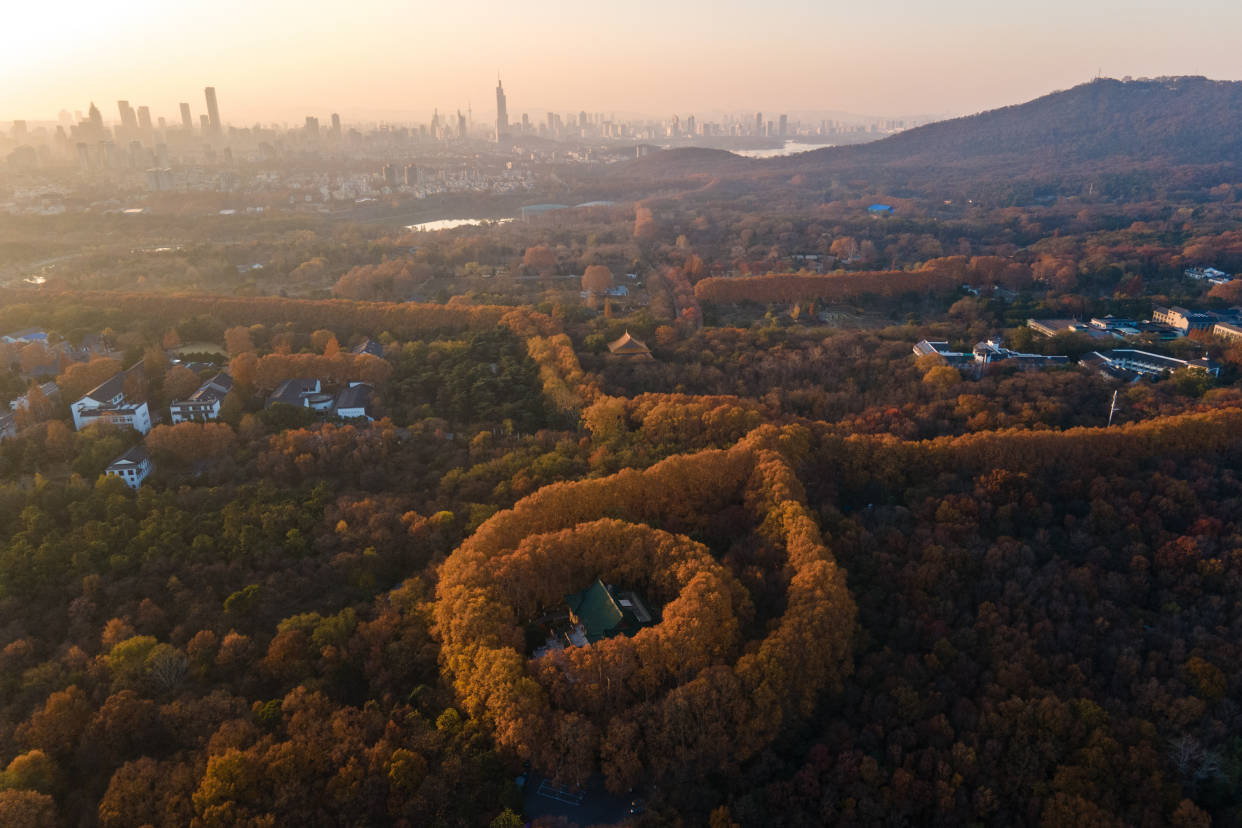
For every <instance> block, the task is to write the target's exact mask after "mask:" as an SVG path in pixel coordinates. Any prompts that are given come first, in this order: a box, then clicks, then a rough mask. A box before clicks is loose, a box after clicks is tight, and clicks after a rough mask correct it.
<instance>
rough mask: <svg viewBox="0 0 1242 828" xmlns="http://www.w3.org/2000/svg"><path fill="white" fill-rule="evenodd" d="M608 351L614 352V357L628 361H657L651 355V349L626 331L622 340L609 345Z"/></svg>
mask: <svg viewBox="0 0 1242 828" xmlns="http://www.w3.org/2000/svg"><path fill="white" fill-rule="evenodd" d="M608 350H609V351H611V352H612V355H613V356H614V357H618V358H620V359H627V360H645V359H655V357H653V356H652V355H651V349H650V348H648V347H647V346H646V345H644V344H643V343H642V342H640V341H638V340H637V339H635V338H634V337H632V336H630V332H629V331H626V332H625V333H624V334H622V336H621V338H620V339H618V340H616V341H615V342H609V343H608Z"/></svg>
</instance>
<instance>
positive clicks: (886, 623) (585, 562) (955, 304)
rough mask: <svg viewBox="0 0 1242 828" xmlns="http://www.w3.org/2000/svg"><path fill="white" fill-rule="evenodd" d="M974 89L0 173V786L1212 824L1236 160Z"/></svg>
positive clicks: (20, 809)
mask: <svg viewBox="0 0 1242 828" xmlns="http://www.w3.org/2000/svg"><path fill="white" fill-rule="evenodd" d="M1192 80H1193V79H1192ZM1186 83H1188V84H1189V87H1187V88H1189V89H1190V91H1186V89H1182V92H1181V93H1178V95H1180V97H1177V100H1178V101H1182V104H1179V105H1184V106H1185V107H1187V108H1189V109H1193V108H1194V107H1206V106H1208V105H1209V104H1210V103H1211V101H1212V100H1216V99H1214V98H1212V95H1213V94H1216V93H1214V92H1212V90H1207V91H1204V90H1203V89H1201V88H1199V86H1197V85H1196V84H1193V83H1190V82H1189V81H1187V82H1186ZM1123 86H1124V85H1123ZM1175 86H1176V85H1175ZM1084 89H1085V90H1086V91H1085V92H1081V93H1079V97H1078V98H1073V97H1071V98H1066V99H1057V100H1056V101H1053V102H1052V103H1045V104H1041V106H1044V107H1049V106H1053V104H1055V105H1056V106H1060V107H1064V106H1069V105H1071V104H1073V105H1075V106H1088V105H1090V106H1101V107H1103V106H1104V105H1105V103H1107V106H1109V107H1113V108H1114V109H1116V110H1117V111H1121V110H1125V111H1127V112H1130V113H1131V114H1133V108H1134V107H1136V106H1139V105H1141V104H1140V103H1135V102H1134V101H1132V100H1131V99H1130V97H1127V96H1129V95H1130V93H1135V94H1137V92H1136V90H1134V89H1128V88H1127V89H1123V90H1122V91H1121V92H1118V91H1117V90H1115V89H1112V87H1108V88H1105V87H1095V86H1092V85H1088V87H1084ZM1074 91H1075V90H1072V91H1071V92H1070V93H1058V94H1060V95H1072V94H1073V92H1074ZM1138 91H1139V92H1141V91H1143V90H1138ZM1227 91H1228V94H1229V95H1234V94H1235V90H1233V89H1232V88H1230V89H1229V90H1227ZM1174 92H1177V90H1176V89H1175V90H1174ZM1123 93H1124V94H1123ZM1182 93H1184V94H1182ZM1153 94H1154V93H1153ZM1220 94H1224V93H1223V92H1221V93H1220ZM1101 96H1102V97H1101ZM1230 100H1232V98H1230ZM1067 101H1068V103H1067ZM1083 101H1086V103H1083ZM1101 101H1104V102H1105V103H1101ZM1205 101H1206V102H1205ZM1218 102H1219V101H1218ZM1019 109H1020V108H1019ZM1039 111H1041V112H1042V111H1044V110H1039ZM1110 111H1112V110H1110ZM1178 112H1179V113H1180V112H1181V110H1178ZM1057 113H1060V114H1057ZM1053 114H1054V115H1056V117H1063V118H1069V117H1070V116H1069V115H1066V114H1065V113H1064V112H1061V111H1060V110H1056V111H1055V112H1054V113H1053ZM1032 117H1033V116H1032ZM1049 117H1051V116H1049ZM976 119H977V120H974V121H972V120H971V119H964V121H963V122H957V121H954V122H950V123H949V125H947V126H945V125H941V126H937V127H936V128H935V129H931V128H924V129H927V130H929V131H927V132H921V131H920V130H911V131H910V132H909V133H907V134H903V135H901V136H897V137H896V138H894V139H889V140H887V141H882V142H879V143H878V144H876V145H875V148H872V149H865V148H850V149H849V151H846V150H842V151H840V152H838V153H836V154H832V153H830V152H829V151H820V153H826V154H824V155H820V154H819V153H810V154H808V156H813V157H810V158H802V159H800V160H792V159H788V158H787V159H775V160H774V161H772V162H753V163H752V162H749V161H745V162H744V161H743V159H737V158H736V157H731V158H729V159H723V158H721V157H720V156H719V155H718V154H715V153H708V152H707V151H685V152H683V151H677V150H672V151H668V152H665V153H655V154H653V155H652V156H650V157H648V158H646V159H642V158H640V159H637V160H635V161H633V162H630V161H626V162H620V163H618V164H615V165H611V166H607V165H604V166H603V167H602V168H601V169H597V168H588V169H587V171H586V172H577V173H575V174H574V175H568V174H566V176H565V178H564V179H563V180H559V179H558V183H557V184H556V186H558V187H563V188H564V191H563V192H562V193H560V197H561V200H564V201H565V202H566V203H567V204H569V203H580V204H582V203H587V202H590V203H588V204H586V206H582V207H578V208H566V209H564V210H557V211H552V212H549V213H546V214H540V215H535V216H532V217H530V218H529V219H527V220H519V221H513V222H508V223H503V224H483V225H470V226H463V227H458V228H456V229H450V230H443V231H439V232H421V231H415V230H412V229H410V228H408V227H403V226H401V225H399V224H396V223H392V222H382V221H380V222H361V221H350V220H346V219H343V218H340V217H323V216H318V215H311V214H308V213H297V214H292V213H290V214H289V215H281V214H279V213H277V212H275V211H271V212H268V213H265V214H256V215H255V216H253V217H248V218H246V219H245V223H244V224H241V223H233V222H228V223H226V222H224V221H221V220H220V219H219V217H218V216H217V217H210V216H209V217H208V218H206V219H201V218H198V217H196V214H195V212H194V211H195V210H196V209H197V206H198V205H196V204H194V203H191V200H189V199H186V200H184V201H181V202H178V201H176V200H175V199H172V198H171V197H170V198H169V200H168V201H166V202H162V203H159V204H157V205H156V208H155V209H153V210H152V211H151V212H150V214H149V215H145V216H142V217H134V216H117V215H113V214H103V213H93V212H90V211H84V212H81V213H66V214H63V215H55V216H46V217H37V218H35V217H3V216H0V257H2V262H0V263H2V264H3V265H4V266H6V267H9V268H11V269H12V272H21V273H25V272H26V269H28V268H34V267H35V263H37V262H39V261H43V260H45V259H46V258H48V257H49V254H54V255H56V256H58V257H59V256H64V257H65V260H64V261H63V263H61V264H58V265H56V266H53V267H50V268H44V269H41V270H38V272H39V273H40V274H41V278H40V279H39V280H36V281H30V280H27V279H13V280H10V281H7V282H6V284H4V285H3V286H0V358H2V359H0V399H2V400H3V401H4V402H6V403H11V404H10V405H5V406H4V407H2V408H0V413H3V414H4V415H5V416H4V418H0V424H2V425H3V427H0V824H2V825H5V826H10V825H11V826H22V828H25V826H30V828H36V826H37V827H38V828H42V827H43V826H59V825H72V826H101V828H124V827H128V826H133V827H134V828H137V827H138V826H154V827H156V828H164V827H165V826H167V827H168V828H172V827H173V826H194V828H225V827H226V826H250V827H251V828H275V826H282V825H298V826H344V825H347V826H394V827H396V826H422V825H427V826H433V825H434V826H463V827H464V826H479V827H480V828H486V827H487V826H490V827H491V828H513V827H514V826H522V825H528V824H530V825H535V826H540V827H541V828H569V826H575V825H576V826H580V828H587V826H588V825H601V826H602V825H629V826H634V828H646V827H648V826H650V827H654V826H687V828H688V826H698V825H708V826H712V828H734V827H735V826H736V828H743V827H745V828H749V827H750V826H790V828H795V827H796V828H810V826H820V825H843V826H870V825H893V826H904V825H979V826H983V825H988V826H992V825H995V826H1050V827H1051V826H1068V825H1073V826H1128V825H1134V826H1144V827H1146V826H1151V828H1156V826H1164V825H1170V826H1177V827H1178V828H1206V827H1207V826H1211V825H1218V826H1224V825H1235V824H1238V823H1239V822H1242V737H1240V736H1239V735H1238V733H1239V731H1238V726H1239V724H1240V719H1239V717H1240V716H1242V670H1239V668H1238V664H1239V663H1240V662H1242V658H1240V655H1242V653H1240V647H1242V644H1240V642H1242V598H1239V596H1240V595H1242V478H1240V477H1239V472H1238V470H1239V468H1242V345H1240V344H1239V343H1240V342H1242V318H1239V317H1238V312H1239V308H1238V306H1240V305H1242V289H1240V288H1242V278H1233V277H1234V276H1237V274H1239V273H1242V206H1240V205H1242V202H1240V201H1239V198H1242V175H1240V174H1239V173H1240V172H1242V156H1239V155H1238V154H1237V148H1236V146H1235V145H1228V146H1223V147H1221V146H1216V145H1214V144H1213V145H1209V143H1207V139H1206V138H1203V140H1202V141H1199V142H1198V143H1196V142H1190V143H1187V141H1189V139H1185V135H1183V132H1184V131H1185V130H1189V129H1191V127H1189V126H1186V124H1187V123H1190V121H1191V119H1189V118H1183V117H1181V116H1180V115H1179V117H1177V118H1173V117H1172V116H1171V120H1170V121H1169V123H1170V124H1172V126H1169V127H1168V130H1167V131H1162V130H1160V129H1156V128H1155V127H1153V128H1152V129H1151V130H1150V131H1149V132H1146V133H1144V134H1143V135H1142V136H1140V137H1141V138H1142V140H1141V141H1138V140H1137V139H1135V141H1129V139H1126V138H1125V137H1124V136H1121V135H1120V133H1117V132H1115V131H1107V133H1106V138H1107V140H1105V138H1099V139H1098V140H1096V139H1093V138H1092V135H1091V133H1090V132H1089V131H1085V132H1072V133H1071V132H1069V131H1065V132H1061V133H1056V134H1052V135H1050V134H1048V133H1046V132H1044V131H1042V128H1041V129H1035V128H1034V127H1030V128H1029V130H1028V131H1025V132H1024V131H1022V130H1023V129H1026V128H1024V127H1022V123H1025V122H1024V121H1023V119H1022V117H1021V113H1015V112H1010V111H1009V110H1004V111H1002V115H997V116H995V118H992V116H976ZM933 126H935V125H933ZM1196 129H1197V127H1196ZM955 130H956V132H955ZM971 130H976V131H979V132H980V134H981V135H982V136H983V137H981V138H978V139H977V140H978V141H979V142H980V143H979V144H978V145H977V146H976V145H974V144H969V142H967V144H966V145H959V143H955V141H954V140H953V137H954V135H963V136H967V137H969V136H970V135H973V134H974V133H973V132H971ZM1178 130H1182V131H1183V132H1179V131H1178ZM920 134H922V135H923V136H924V137H923V138H922V139H920V138H919V135H920ZM998 134H999V135H1008V134H1012V135H1015V136H1016V138H1015V147H1018V148H1019V149H1021V148H1022V147H1024V146H1025V145H1024V144H1022V141H1023V140H1030V141H1034V142H1036V143H1038V142H1041V141H1042V142H1054V143H1055V141H1065V142H1068V143H1067V144H1066V146H1065V147H1064V149H1065V155H1064V158H1065V165H1064V167H1060V168H1054V165H1052V164H1051V162H1049V161H1048V160H1047V159H1046V158H1045V157H1044V156H1042V155H1040V154H1039V153H1037V152H1035V150H1034V149H1031V148H1030V147H1027V149H1026V150H1024V151H1026V152H1027V156H1029V158H1030V160H1029V163H1026V164H1025V165H1024V166H1022V169H1021V170H1020V171H1019V172H1020V174H1018V172H1015V173H1014V174H1013V175H1007V174H1006V173H1005V172H1004V171H1003V170H1002V169H1000V167H1002V166H1003V164H1004V158H1000V160H998V157H997V156H995V155H991V154H989V153H988V152H986V151H985V149H984V147H985V145H990V142H991V141H993V140H994V138H995V136H996V135H998ZM1101 134H1104V133H1101ZM1195 134H1196V135H1197V134H1199V133H1197V132H1196V133H1195ZM946 136H947V137H946ZM1032 136H1033V137H1032ZM1058 136H1059V137H1058ZM1067 136H1068V137H1067ZM1200 137H1202V136H1200ZM1019 139H1021V140H1019ZM1183 139H1185V140H1183ZM963 140H965V139H963ZM971 140H976V139H973V138H972V139H971ZM1093 140H1095V141H1096V143H1094V144H1092V143H1091V142H1092V141H1093ZM1179 141H1180V142H1181V143H1180V144H1179V143H1178V142H1179ZM890 142H891V143H890ZM1132 144H1133V145H1132ZM1174 145H1177V146H1180V147H1182V149H1183V150H1184V151H1179V152H1173V151H1172V150H1169V151H1167V152H1166V151H1164V150H1162V148H1165V149H1167V148H1168V147H1172V146H1174ZM962 146H966V147H967V148H966V149H961V148H960V147H962ZM1187 146H1189V147H1190V148H1189V149H1186V147H1187ZM946 147H959V150H960V152H959V150H951V149H947V148H946ZM969 147H974V149H970V150H969V151H968V149H969ZM855 149H857V151H854V150H855ZM1192 150H1193V152H1192ZM1015 152H1018V149H1015ZM955 153H958V154H955ZM1024 157H1026V156H1024ZM936 159H939V160H936ZM1209 162H1210V163H1209ZM938 164H939V165H943V166H942V167H938V166H937V165H938ZM931 169H941V170H942V171H943V172H944V176H943V178H938V177H937V176H936V175H933V174H931V173H930V172H928V170H931ZM907 170H921V172H914V173H911V174H910V175H909V176H908V177H903V171H907ZM1156 172H1159V174H1156ZM1097 185H1098V186H1097ZM548 186H552V185H551V184H549V185H548ZM605 197H607V198H608V199H609V201H608V202H606V203H599V202H602V201H603V199H604V198H605ZM126 222H128V224H124V223H126ZM118 238H123V239H125V242H124V244H119V243H118V242H117V239H118ZM156 244H159V245H161V246H160V248H159V249H158V251H157V252H150V249H154V248H153V246H154V245H156ZM258 260H262V261H263V262H264V266H263V267H262V268H256V269H253V270H249V269H246V266H245V263H246V262H250V261H258ZM1207 268H1212V270H1211V271H1210V272H1209V271H1208V270H1207ZM8 272H9V271H0V273H8ZM31 272H35V270H31ZM1214 274H1220V275H1219V277H1218V276H1216V275H1214ZM1235 285H1237V286H1238V287H1234V286H1235ZM1176 314H1181V316H1180V317H1177V318H1175V316H1176ZM1177 319H1184V320H1186V324H1185V329H1178V328H1177V325H1178V324H1180V323H1179V322H1178V321H1177ZM1170 320H1172V321H1170ZM1234 327H1236V328H1237V335H1236V336H1235V335H1233V333H1232V332H1231V331H1232V330H1233V329H1234ZM988 343H991V344H988ZM921 345H922V346H926V347H924V348H923V349H922V350H919V347H918V346H921ZM1124 354H1130V356H1119V355H1124ZM1134 354H1140V355H1142V356H1134ZM1152 366H1155V367H1152ZM212 383H216V385H212ZM213 389H214V390H213ZM105 397H106V399H104V398H105ZM117 400H120V401H121V402H117ZM83 401H86V402H85V403H84V402H83ZM92 401H93V402H92ZM84 406H85V407H84ZM194 406H199V407H197V408H196V407H194ZM204 406H206V407H204ZM142 411H145V412H149V417H150V422H149V424H146V427H145V428H143V427H140V425H142V424H143V423H142V422H141V415H140V412H142ZM178 412H191V413H189V414H184V415H181V414H179V413H178ZM204 412H207V413H204ZM126 458H129V460H126ZM143 464H145V465H143ZM126 470H128V471H130V472H131V474H128V475H127V474H126ZM133 472H137V476H135V474H134V473H133Z"/></svg>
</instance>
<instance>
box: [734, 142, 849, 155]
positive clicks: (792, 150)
mask: <svg viewBox="0 0 1242 828" xmlns="http://www.w3.org/2000/svg"><path fill="white" fill-rule="evenodd" d="M831 146H833V144H804V143H802V142H801V141H786V142H785V146H783V147H774V148H772V149H757V150H732V152H733V154H734V155H740V156H742V157H743V158H779V157H781V156H782V155H797V154H798V153H800V152H810V151H811V150H817V149H824V148H825V147H831Z"/></svg>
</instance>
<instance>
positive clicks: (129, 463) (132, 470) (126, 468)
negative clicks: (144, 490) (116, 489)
mask: <svg viewBox="0 0 1242 828" xmlns="http://www.w3.org/2000/svg"><path fill="white" fill-rule="evenodd" d="M150 473H151V455H150V454H148V453H147V450H146V449H145V448H143V447H142V446H134V447H133V448H132V449H130V450H129V451H127V452H125V453H124V454H122V455H121V456H120V457H118V458H116V459H115V460H113V461H112V462H111V463H109V464H108V468H106V469H104V474H106V475H108V476H109V477H119V478H121V479H122V480H124V481H125V485H126V486H129V487H130V488H131V489H136V488H138V487H139V486H141V485H142V481H144V480H146V479H147V475H149V474H150Z"/></svg>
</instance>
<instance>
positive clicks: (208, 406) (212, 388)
mask: <svg viewBox="0 0 1242 828" xmlns="http://www.w3.org/2000/svg"><path fill="white" fill-rule="evenodd" d="M232 390H233V378H232V377H231V376H229V375H228V373H227V372H221V373H219V374H217V375H216V376H214V377H212V378H211V379H209V380H207V381H206V382H205V383H203V384H202V385H200V386H199V387H198V390H197V391H195V392H194V393H193V394H191V395H190V398H189V399H188V400H177V401H175V402H172V403H169V406H168V410H169V413H170V414H171V418H170V419H171V420H172V424H173V425H176V424H177V423H185V422H199V423H203V422H207V421H208V420H214V419H216V418H217V417H219V416H220V403H222V402H223V401H224V398H225V396H227V395H228V393H229V391H232Z"/></svg>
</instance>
